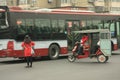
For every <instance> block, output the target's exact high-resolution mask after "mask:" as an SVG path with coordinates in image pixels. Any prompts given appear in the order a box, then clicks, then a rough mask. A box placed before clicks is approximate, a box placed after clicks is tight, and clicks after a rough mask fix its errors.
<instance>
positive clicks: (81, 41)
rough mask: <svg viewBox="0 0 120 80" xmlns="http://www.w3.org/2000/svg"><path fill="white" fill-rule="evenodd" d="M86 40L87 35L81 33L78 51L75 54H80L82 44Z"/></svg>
mask: <svg viewBox="0 0 120 80" xmlns="http://www.w3.org/2000/svg"><path fill="white" fill-rule="evenodd" d="M87 41H88V35H87V34H83V36H82V38H81V40H80V42H79V43H80V45H79V47H78V51H77V54H78V55H81V54H82V53H83V45H84V44H85V43H86V42H87Z"/></svg>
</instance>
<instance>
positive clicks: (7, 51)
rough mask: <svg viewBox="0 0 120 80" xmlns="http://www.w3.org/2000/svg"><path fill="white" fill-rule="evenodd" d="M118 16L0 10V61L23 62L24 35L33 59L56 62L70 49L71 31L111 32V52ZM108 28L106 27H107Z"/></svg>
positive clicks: (117, 31) (115, 45)
mask: <svg viewBox="0 0 120 80" xmlns="http://www.w3.org/2000/svg"><path fill="white" fill-rule="evenodd" d="M119 19H120V15H119V14H109V13H95V12H93V11H79V10H78V11H77V10H55V9H48V10H22V9H21V8H19V7H8V6H0V34H1V35H0V57H15V58H24V53H23V50H22V47H21V42H22V41H23V39H24V37H25V35H29V36H30V37H31V39H32V40H33V41H34V42H35V55H34V57H42V56H49V58H50V59H57V58H58V57H59V56H60V55H67V54H68V51H69V50H70V51H71V49H72V48H73V44H72V38H73V37H72V36H71V35H72V34H71V31H75V30H84V29H96V28H97V29H104V28H109V29H111V30H112V29H113V30H112V31H111V32H112V36H113V37H114V39H113V40H112V43H113V49H114V50H115V49H117V48H118V42H117V40H119V39H120V38H119V36H120V28H119V27H120V20H119ZM106 26H107V27H106Z"/></svg>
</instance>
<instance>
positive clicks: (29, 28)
mask: <svg viewBox="0 0 120 80" xmlns="http://www.w3.org/2000/svg"><path fill="white" fill-rule="evenodd" d="M26 30H27V33H32V30H34V24H33V19H26Z"/></svg>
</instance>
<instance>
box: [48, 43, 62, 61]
mask: <svg viewBox="0 0 120 80" xmlns="http://www.w3.org/2000/svg"><path fill="white" fill-rule="evenodd" d="M59 53H60V48H59V47H58V46H57V45H55V44H53V45H51V46H50V48H49V58H50V59H57V58H58V57H59Z"/></svg>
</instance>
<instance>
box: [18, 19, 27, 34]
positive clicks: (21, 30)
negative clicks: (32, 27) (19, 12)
mask: <svg viewBox="0 0 120 80" xmlns="http://www.w3.org/2000/svg"><path fill="white" fill-rule="evenodd" d="M24 22H25V20H22V19H18V20H17V32H18V35H22V34H25V33H26V27H25V23H24Z"/></svg>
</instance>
